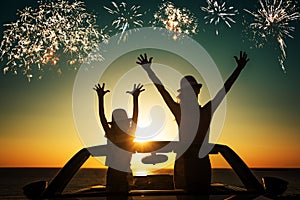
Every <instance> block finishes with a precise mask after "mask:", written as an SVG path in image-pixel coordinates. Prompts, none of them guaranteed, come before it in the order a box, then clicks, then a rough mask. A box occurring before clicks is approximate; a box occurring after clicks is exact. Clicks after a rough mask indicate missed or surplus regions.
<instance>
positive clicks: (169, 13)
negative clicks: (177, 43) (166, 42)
mask: <svg viewBox="0 0 300 200" xmlns="http://www.w3.org/2000/svg"><path fill="white" fill-rule="evenodd" d="M152 24H153V26H155V27H156V26H163V27H164V28H166V29H167V30H169V31H170V32H172V34H173V39H174V40H177V39H178V37H179V36H180V35H181V34H186V35H192V34H195V33H197V31H198V22H197V18H196V17H195V16H194V15H193V13H192V12H191V11H190V10H188V9H187V8H177V7H175V6H174V4H173V3H172V2H169V1H167V2H163V3H162V4H161V5H159V7H158V10H157V11H156V12H155V13H154V21H153V22H152Z"/></svg>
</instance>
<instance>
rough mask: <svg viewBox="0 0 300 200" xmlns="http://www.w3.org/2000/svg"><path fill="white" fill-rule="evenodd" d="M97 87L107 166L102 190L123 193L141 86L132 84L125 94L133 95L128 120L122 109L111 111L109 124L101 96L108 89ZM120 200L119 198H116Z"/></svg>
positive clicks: (128, 174)
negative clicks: (104, 185)
mask: <svg viewBox="0 0 300 200" xmlns="http://www.w3.org/2000/svg"><path fill="white" fill-rule="evenodd" d="M104 86H105V84H104V83H103V85H102V87H101V86H100V85H99V84H98V85H96V86H95V88H94V90H96V92H97V94H98V99H99V116H100V121H101V124H102V126H103V129H104V131H105V136H106V138H107V139H108V140H107V146H108V151H107V152H108V155H107V157H106V165H107V166H109V167H108V170H107V174H106V190H107V191H108V192H112V193H118V194H127V192H128V189H129V183H128V176H132V173H131V169H130V161H131V157H132V153H131V152H130V151H128V149H130V148H131V147H132V146H133V140H134V133H135V131H136V124H137V119H138V96H139V94H140V93H141V92H143V91H144V90H145V89H142V87H143V85H141V84H138V85H136V84H134V87H133V90H132V91H127V93H129V94H131V95H132V96H133V116H132V119H130V118H128V116H127V113H126V111H125V110H124V109H115V110H114V111H113V113H112V121H111V122H107V120H106V117H105V114H104V95H105V94H106V93H108V92H109V90H105V89H104ZM118 198H120V197H118Z"/></svg>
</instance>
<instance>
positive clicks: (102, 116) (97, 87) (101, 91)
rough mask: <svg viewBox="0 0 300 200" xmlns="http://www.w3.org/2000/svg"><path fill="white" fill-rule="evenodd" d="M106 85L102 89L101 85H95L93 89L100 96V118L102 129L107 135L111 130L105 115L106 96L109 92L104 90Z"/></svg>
mask: <svg viewBox="0 0 300 200" xmlns="http://www.w3.org/2000/svg"><path fill="white" fill-rule="evenodd" d="M104 86H105V83H103V84H102V87H101V86H100V84H97V85H95V87H94V88H93V89H94V90H96V92H97V94H98V100H99V117H100V121H101V124H102V127H103V129H104V132H105V133H108V132H109V130H110V128H109V126H108V122H107V120H106V117H105V114H104V95H105V94H106V93H107V92H109V90H104Z"/></svg>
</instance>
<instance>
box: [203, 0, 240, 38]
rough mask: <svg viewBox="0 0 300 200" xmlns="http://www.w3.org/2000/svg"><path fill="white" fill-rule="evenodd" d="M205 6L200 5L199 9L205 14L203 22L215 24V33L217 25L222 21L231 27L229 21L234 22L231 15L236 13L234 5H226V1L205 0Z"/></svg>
mask: <svg viewBox="0 0 300 200" xmlns="http://www.w3.org/2000/svg"><path fill="white" fill-rule="evenodd" d="M206 2H207V7H201V10H202V11H204V12H206V13H207V15H206V16H205V17H204V19H205V20H207V21H206V22H205V24H213V25H215V26H216V35H218V34H219V30H218V28H217V25H218V24H219V23H220V22H221V21H223V22H224V23H225V24H226V25H227V26H228V27H229V28H231V24H230V23H236V22H235V20H234V19H233V17H234V16H235V15H237V14H238V10H237V9H234V7H232V6H230V7H227V6H226V2H221V1H217V0H207V1H206Z"/></svg>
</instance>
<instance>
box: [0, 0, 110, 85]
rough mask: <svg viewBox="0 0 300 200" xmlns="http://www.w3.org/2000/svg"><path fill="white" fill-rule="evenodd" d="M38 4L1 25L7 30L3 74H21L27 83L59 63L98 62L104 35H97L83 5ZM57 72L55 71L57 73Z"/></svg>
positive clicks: (0, 50) (2, 48)
mask: <svg viewBox="0 0 300 200" xmlns="http://www.w3.org/2000/svg"><path fill="white" fill-rule="evenodd" d="M38 4H39V6H38V7H37V8H32V7H26V8H24V9H23V10H19V11H18V12H17V16H18V19H17V21H15V22H12V23H10V24H5V25H4V26H6V27H7V29H6V30H5V31H4V33H3V39H2V41H1V46H0V57H1V59H2V60H3V61H5V62H6V66H5V67H4V73H7V72H8V71H12V72H13V73H14V74H18V73H20V72H21V73H22V74H24V75H26V76H27V78H28V80H29V81H30V78H32V77H33V72H34V71H36V70H38V71H39V72H43V71H45V69H46V67H50V68H53V66H55V65H57V63H58V62H59V61H64V62H65V61H67V63H68V64H70V65H73V64H76V63H82V62H83V61H84V59H86V60H87V61H88V62H92V61H98V60H101V59H102V56H101V55H99V54H98V49H97V48H98V44H99V42H101V41H103V40H106V39H107V37H108V36H107V35H105V34H103V32H99V30H98V29H97V26H96V16H95V15H92V14H90V13H88V12H87V11H86V9H85V5H84V3H83V2H81V1H74V2H72V3H69V2H68V1H67V0H58V1H55V2H54V1H38ZM86 57H87V58H86ZM51 65H52V67H51ZM61 71H62V70H61V69H60V68H59V69H57V72H58V73H61ZM39 78H41V77H39Z"/></svg>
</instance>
